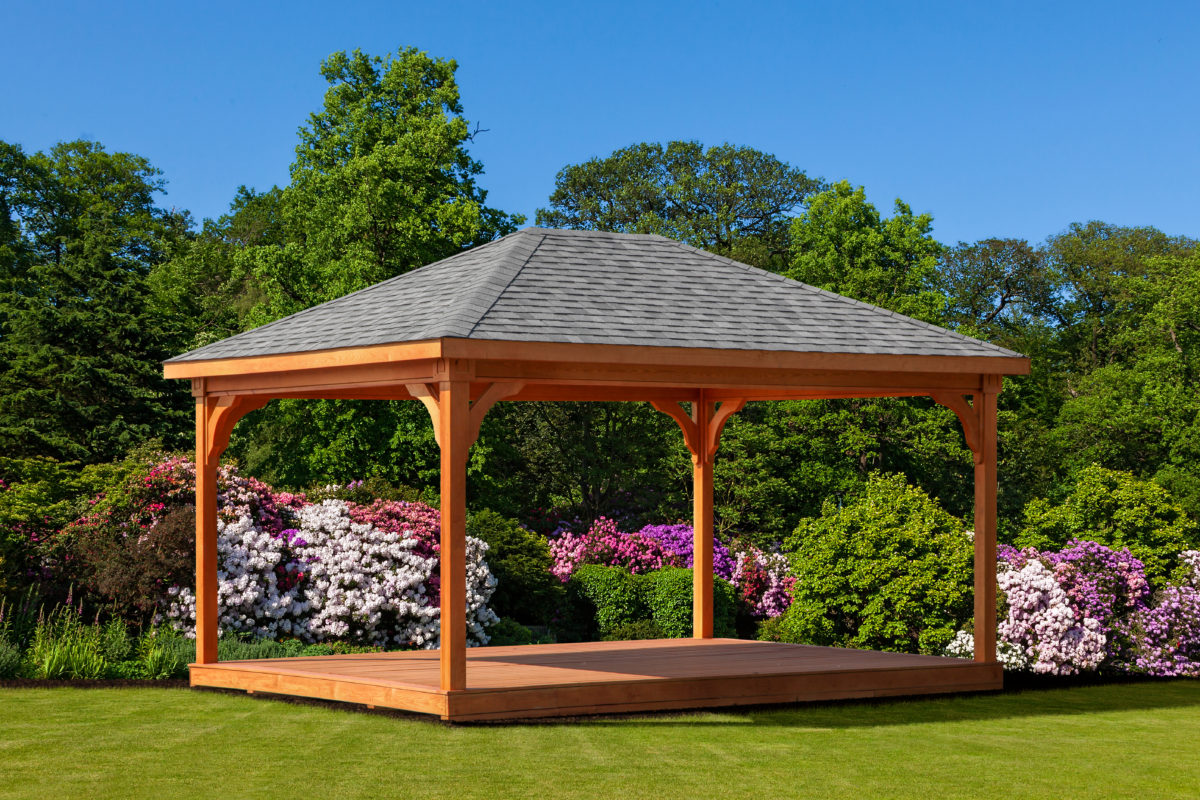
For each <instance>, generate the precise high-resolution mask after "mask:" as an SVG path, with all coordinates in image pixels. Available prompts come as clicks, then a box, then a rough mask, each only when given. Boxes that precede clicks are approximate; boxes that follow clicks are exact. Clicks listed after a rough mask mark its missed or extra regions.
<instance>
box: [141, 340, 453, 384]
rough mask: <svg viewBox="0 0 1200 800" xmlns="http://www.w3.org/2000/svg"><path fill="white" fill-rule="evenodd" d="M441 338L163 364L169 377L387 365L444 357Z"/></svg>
mask: <svg viewBox="0 0 1200 800" xmlns="http://www.w3.org/2000/svg"><path fill="white" fill-rule="evenodd" d="M442 350H443V348H442V343H441V340H439V339H429V340H426V341H422V342H404V343H402V344H381V345H368V346H366V347H338V348H334V349H331V350H314V351H311V352H306V353H280V354H276V355H268V356H246V357H242V358H215V359H205V360H196V361H168V362H165V363H164V364H163V375H164V376H165V377H167V378H209V377H215V376H218V375H254V374H257V373H268V372H289V371H292V370H311V369H321V368H324V367H346V366H355V365H362V364H388V363H391V362H396V361H416V360H421V359H427V358H441V357H442Z"/></svg>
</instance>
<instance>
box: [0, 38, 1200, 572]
mask: <svg viewBox="0 0 1200 800" xmlns="http://www.w3.org/2000/svg"><path fill="white" fill-rule="evenodd" d="M455 69H456V65H455V64H454V62H453V61H445V60H439V59H433V58H430V57H428V56H426V55H425V54H423V53H420V52H418V51H416V50H404V51H401V52H399V53H397V54H395V55H391V56H388V57H385V58H374V57H371V56H368V55H365V54H362V53H359V52H357V51H356V52H354V53H350V54H347V53H339V54H335V55H334V56H331V57H330V58H329V59H328V60H327V61H325V62H324V63H323V64H322V65H321V72H322V74H323V75H324V77H325V78H326V79H327V80H328V82H329V89H328V90H327V92H326V94H325V97H324V101H323V104H322V105H321V106H320V108H319V109H318V110H316V111H315V112H314V113H313V114H311V115H310V117H309V119H308V120H307V122H306V123H305V124H304V125H303V126H302V127H301V128H300V130H299V136H298V142H297V145H296V157H295V161H294V162H293V164H292V167H291V176H290V182H289V183H288V184H287V185H286V186H284V187H272V188H271V189H269V190H267V191H261V192H260V191H257V190H255V189H250V188H247V187H241V188H239V189H238V191H237V192H236V194H235V196H234V198H233V199H232V201H231V203H230V208H229V211H228V213H227V214H225V215H223V216H221V217H220V218H218V219H215V220H213V219H206V220H204V221H203V223H202V224H200V225H197V224H196V223H195V221H194V220H193V219H192V218H191V217H190V216H189V215H188V213H187V212H185V211H180V210H178V209H174V208H170V207H167V206H166V205H165V204H164V203H163V199H162V194H163V192H164V187H165V182H164V179H163V177H162V175H161V173H160V172H159V171H158V170H156V169H155V168H154V167H153V166H152V165H151V163H150V162H149V161H148V160H147V159H146V158H144V157H142V156H138V155H133V154H128V153H113V152H109V151H108V150H106V149H105V148H104V147H103V146H102V145H101V144H100V143H98V142H92V141H74V142H64V143H61V144H59V145H56V146H55V147H53V148H51V149H50V150H49V151H46V152H27V151H26V150H24V149H22V148H21V147H20V146H19V145H17V144H9V143H2V142H0V480H2V481H3V482H4V484H3V486H0V488H4V487H8V488H10V489H11V488H13V487H16V486H23V487H26V488H25V489H24V490H23V491H22V492H14V491H8V492H5V493H3V494H4V496H6V497H7V499H6V500H5V501H4V508H2V509H0V516H3V517H4V518H3V520H0V524H2V525H3V526H4V528H3V531H2V533H3V537H6V541H8V542H9V543H10V544H11V542H12V541H13V540H15V539H18V538H20V537H21V536H26V535H27V533H28V529H29V528H28V526H29V525H34V523H37V524H38V525H45V524H47V523H48V522H49V521H51V518H52V517H54V516H55V515H56V514H61V515H62V516H63V517H64V519H67V518H71V517H72V516H73V515H77V514H78V513H79V511H80V509H79V507H78V505H79V502H80V500H79V498H81V497H84V498H86V496H87V495H88V492H89V491H90V490H91V489H92V488H94V487H96V486H102V485H105V484H104V482H105V480H108V479H110V478H111V477H112V474H115V473H116V472H119V471H120V470H121V467H120V466H119V465H117V464H116V462H119V461H120V460H121V459H122V458H124V457H125V456H126V455H127V454H129V453H130V452H132V451H134V450H136V449H137V448H139V447H143V446H146V445H148V444H154V445H157V446H161V447H165V448H167V449H174V450H188V449H190V447H191V443H192V435H193V434H192V422H191V402H192V401H191V398H190V395H189V392H188V387H187V386H185V385H183V384H181V383H180V382H167V381H165V380H163V378H162V377H161V375H162V371H161V365H160V362H161V360H162V359H164V358H167V357H169V356H171V355H173V354H176V353H179V352H182V351H185V350H188V349H191V348H193V347H197V346H200V345H202V344H205V343H208V342H211V341H214V340H217V339H220V338H223V337H226V336H229V335H232V334H234V333H237V332H239V331H242V330H246V329H248V328H251V327H254V326H256V325H260V324H263V323H265V322H268V321H270V320H273V319H277V318H279V317H281V316H284V315H286V314H290V313H293V312H295V311H298V310H300V309H303V308H306V307H308V306H311V305H313V304H315V303H319V302H323V301H326V300H329V299H331V298H334V297H337V296H340V295H342V294H345V293H347V292H350V291H353V290H356V289H360V288H362V287H365V286H368V285H371V284H373V283H376V282H378V281H381V280H384V279H386V278H389V277H392V276H394V275H399V274H402V273H405V272H407V271H409V270H412V269H415V268H416V267H419V266H421V265H423V264H426V263H429V262H432V261H435V260H437V259H439V258H443V257H445V256H448V255H451V254H453V253H456V252H459V251H462V250H465V249H468V248H471V247H474V246H476V245H478V244H481V243H483V242H486V241H490V240H492V239H494V238H495V237H497V236H500V235H503V234H505V233H508V232H511V231H513V230H515V229H517V228H518V227H519V226H521V225H522V224H524V223H525V222H526V220H524V218H523V217H521V216H520V215H515V214H508V213H505V212H503V211H501V210H498V209H495V208H492V207H491V206H489V205H488V204H487V193H486V192H485V191H484V190H483V189H482V188H481V187H480V185H479V180H480V176H481V174H482V172H483V166H482V165H481V164H480V163H479V162H478V161H476V160H474V159H472V158H471V156H470V154H469V147H470V144H471V141H472V137H473V136H474V135H475V132H474V131H473V129H472V126H471V124H470V123H469V122H468V120H467V119H466V117H465V116H464V110H463V108H462V106H461V103H460V100H459V92H458V88H457V86H456V84H455ZM850 166H852V165H847V167H850ZM888 211H890V216H888V215H886V212H884V211H881V210H880V209H878V208H876V207H875V206H874V205H872V204H871V203H869V202H868V201H867V199H866V196H865V193H864V190H863V188H862V187H856V186H855V185H853V184H851V183H848V182H845V181H827V180H825V179H822V178H818V177H814V176H810V175H808V174H806V173H805V172H804V171H803V170H802V169H801V168H800V167H798V166H793V165H790V164H787V163H785V162H783V161H781V160H780V159H778V158H777V157H775V156H773V155H771V154H769V153H764V152H761V151H758V150H755V149H753V148H752V147H744V146H734V145H730V144H720V145H716V146H711V147H706V146H704V145H703V144H701V143H699V142H694V141H672V142H668V143H641V144H635V145H632V146H630V147H626V148H623V149H620V150H617V151H615V152H613V153H612V154H611V155H609V156H606V157H603V158H596V159H592V160H589V161H586V162H582V163H578V164H572V165H568V166H565V167H564V168H563V169H562V170H561V171H560V172H559V174H558V176H557V178H556V181H555V186H554V190H553V192H552V193H551V195H550V196H549V198H548V200H547V204H546V207H545V208H543V209H540V210H539V211H538V213H537V219H536V223H537V224H539V225H546V226H556V227H573V228H588V229H596V230H610V231H625V232H655V233H662V234H664V235H667V236H671V237H673V238H676V239H680V240H682V241H686V242H688V243H690V244H693V245H695V246H697V247H702V248H705V249H707V250H710V251H712V252H715V253H719V254H721V255H727V256H730V257H732V258H735V259H738V260H741V261H744V262H747V263H750V264H754V265H756V266H759V267H762V268H764V269H768V270H772V271H775V272H778V273H781V274H783V275H786V276H788V277H791V278H795V279H797V280H801V281H805V282H807V283H810V284H814V285H816V286H820V287H823V288H826V289H829V290H832V291H835V292H839V293H842V294H846V295H849V296H851V297H855V298H858V299H861V300H864V301H867V302H870V303H874V304H877V305H880V306H883V307H886V308H889V309H893V310H896V311H898V312H901V313H904V314H908V315H911V316H914V317H917V318H920V319H923V320H927V321H929V322H932V323H935V324H938V325H943V326H946V327H949V328H951V329H954V330H958V331H961V332H963V333H966V334H969V335H972V336H977V337H980V338H983V339H986V340H988V341H992V342H995V343H997V344H1000V345H1003V346H1005V347H1008V348H1011V349H1013V350H1017V351H1019V352H1022V353H1025V354H1028V355H1029V356H1031V357H1032V359H1033V371H1032V374H1031V375H1029V376H1027V377H1020V378H1015V379H1010V380H1009V381H1008V382H1007V384H1006V389H1005V391H1004V393H1003V394H1002V395H1001V415H1002V418H1001V422H1000V430H1001V439H1002V441H1001V450H1000V452H1001V465H1000V474H1001V512H1002V517H1001V519H1002V525H1003V530H1002V536H1006V537H1008V538H1012V537H1013V536H1015V533H1016V531H1017V530H1019V529H1020V528H1021V527H1022V526H1023V525H1024V520H1025V518H1026V516H1027V514H1038V513H1044V512H1045V509H1047V508H1053V507H1055V506H1057V505H1058V504H1060V503H1061V502H1062V501H1063V500H1064V499H1065V498H1067V497H1069V496H1073V493H1075V492H1076V491H1077V484H1078V479H1079V476H1080V475H1081V474H1083V473H1084V471H1085V470H1086V469H1088V468H1090V467H1091V466H1092V465H1099V466H1101V467H1104V468H1107V469H1110V470H1118V471H1122V472H1125V473H1129V475H1128V476H1125V477H1123V478H1122V480H1127V479H1128V480H1134V481H1143V482H1153V483H1154V484H1157V485H1158V486H1161V487H1162V488H1163V489H1165V490H1166V491H1167V492H1168V493H1169V502H1170V504H1171V505H1172V507H1179V508H1181V509H1182V511H1183V513H1186V514H1187V515H1189V516H1190V517H1192V518H1200V466H1198V464H1200V462H1198V459H1197V455H1198V454H1200V421H1198V414H1197V412H1198V411H1200V393H1198V392H1197V391H1196V389H1197V380H1196V369H1197V366H1198V364H1197V352H1198V350H1197V346H1198V345H1200V252H1198V251H1197V248H1196V242H1195V241H1193V240H1191V239H1189V238H1185V237H1181V236H1172V235H1168V234H1166V233H1163V232H1161V231H1158V230H1156V229H1154V228H1143V227H1123V226H1120V225H1115V224H1109V223H1104V222H1098V221H1091V222H1079V223H1072V224H1069V225H1067V226H1066V227H1065V228H1064V229H1062V230H1061V232H1059V233H1056V234H1053V235H1051V236H1049V237H1048V238H1047V239H1046V240H1045V241H1044V242H1040V243H1030V242H1028V241H1024V240H1019V239H1006V238H991V239H984V240H981V241H978V242H959V243H956V244H951V243H943V242H939V241H938V240H937V239H935V238H934V236H933V218H932V217H931V216H930V215H928V214H914V213H913V212H912V209H911V208H910V207H909V206H908V205H906V204H905V203H903V202H902V201H900V200H896V201H895V205H894V207H893V208H892V209H890V210H888ZM1064 222H1065V221H1064ZM229 456H230V457H231V458H234V459H236V460H237V461H238V462H239V463H240V464H241V467H242V471H243V473H244V474H249V475H254V476H257V477H259V478H262V479H263V480H266V481H268V482H270V483H272V484H273V485H275V486H276V487H278V488H281V489H296V490H299V489H304V488H307V487H310V486H314V485H322V484H328V483H342V484H344V483H347V482H350V481H352V480H357V479H367V480H370V481H372V482H373V483H374V484H375V485H377V486H383V485H385V484H386V485H391V486H403V487H410V488H411V489H412V490H413V491H414V492H415V493H424V496H426V497H431V496H432V492H433V491H434V488H435V487H436V485H437V479H438V476H437V450H436V445H435V443H434V440H433V432H432V428H431V425H430V422H429V419H428V416H427V414H426V412H425V410H424V408H423V407H422V406H420V405H419V404H416V403H387V402H374V401H371V402H367V401H357V402H347V401H319V402H317V401H304V402H302V401H277V402H274V403H272V404H270V405H269V406H267V407H266V408H264V409H263V410H262V411H259V412H256V413H254V414H253V415H251V416H250V417H248V418H247V419H246V420H244V421H243V422H242V423H241V424H240V425H239V426H238V428H237V430H236V431H235V436H234V441H233V443H232V444H231V447H230V449H229ZM971 464H972V462H971V457H970V454H969V451H968V450H967V449H966V447H965V446H964V443H963V439H962V435H961V432H960V430H959V426H958V423H957V420H956V419H955V417H954V415H953V414H952V413H951V412H950V411H948V410H946V409H944V408H941V407H939V406H936V405H934V404H932V403H931V402H929V401H926V400H921V399H912V400H908V399H887V400H847V401H821V402H816V401H804V402H779V403H756V404H751V405H750V406H748V407H747V408H746V409H745V410H744V411H743V412H741V413H739V414H738V415H736V416H735V417H734V418H733V419H732V421H731V422H730V423H729V425H728V427H727V429H726V433H725V436H724V438H723V441H722V447H721V451H720V457H719V459H718V462H717V479H716V485H717V487H718V488H717V518H718V524H719V528H720V530H721V532H722V533H723V534H724V535H727V536H728V535H737V536H739V537H741V538H742V539H744V540H747V541H751V542H756V543H759V544H761V545H770V544H771V543H774V542H778V541H781V540H783V539H784V538H786V537H787V536H788V535H790V534H791V533H792V532H793V531H794V530H795V529H796V527H797V525H798V524H799V523H800V521H801V520H802V519H805V518H810V517H815V516H817V515H819V514H820V513H821V510H822V506H823V504H825V503H826V502H831V503H833V505H834V507H838V506H841V505H843V504H847V503H850V502H852V501H854V499H855V498H858V497H860V496H861V495H862V494H863V492H864V491H865V489H866V487H867V485H868V480H869V478H870V476H871V475H872V474H873V473H876V472H883V473H902V474H904V475H905V476H907V479H908V481H909V482H911V483H913V484H914V485H916V486H918V487H920V488H921V489H923V490H924V491H925V492H926V493H928V494H929V495H930V496H932V497H934V498H937V499H938V501H939V502H940V503H941V505H942V506H943V507H944V508H945V509H946V510H947V511H949V512H950V513H952V514H953V515H955V516H956V517H959V518H964V519H968V520H969V518H970V515H971V498H972V482H971V481H972V474H971ZM690 476H691V471H690V461H689V460H688V458H687V457H686V453H685V451H684V450H683V446H682V443H681V441H680V437H679V435H678V431H677V429H675V428H674V423H672V422H671V421H670V420H668V419H666V418H665V417H663V416H662V415H660V414H657V413H656V412H654V411H653V410H652V409H650V408H649V407H644V406H642V405H640V404H610V403H510V404H501V405H500V406H499V407H497V409H495V410H494V411H493V412H492V413H490V414H489V415H488V417H487V418H486V420H485V422H484V427H483V431H482V434H481V436H480V439H479V443H478V444H477V445H476V447H475V448H474V449H473V450H472V454H471V461H470V468H469V479H470V482H471V483H470V503H471V505H472V506H473V507H475V508H491V509H494V510H496V511H498V512H500V513H502V514H504V515H507V516H511V517H517V518H519V519H521V520H523V521H525V522H526V523H527V524H530V525H533V526H535V527H538V526H542V527H545V528H546V529H550V528H553V527H554V526H555V525H556V524H557V523H558V522H559V521H561V520H568V521H569V520H572V519H574V518H576V517H578V518H579V519H580V520H582V521H584V522H589V521H590V520H592V519H594V518H596V517H598V516H600V515H607V516H610V517H615V518H617V519H620V520H623V521H627V522H629V523H630V524H631V525H632V524H636V523H639V522H643V521H665V520H674V519H686V518H687V517H688V515H689V510H690V497H689V494H688V493H689V491H690V487H691V477H690ZM22 525H25V526H26V527H22ZM6 546H7V545H6ZM0 557H3V552H0ZM9 566H10V568H13V565H12V564H11V563H10V565H9Z"/></svg>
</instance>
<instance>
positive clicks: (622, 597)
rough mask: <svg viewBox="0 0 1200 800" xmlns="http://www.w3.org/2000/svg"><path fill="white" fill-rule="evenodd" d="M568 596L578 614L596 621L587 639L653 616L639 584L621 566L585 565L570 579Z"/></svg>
mask: <svg viewBox="0 0 1200 800" xmlns="http://www.w3.org/2000/svg"><path fill="white" fill-rule="evenodd" d="M567 593H568V595H569V596H570V598H571V600H572V601H573V602H574V604H575V605H576V607H577V608H578V609H579V611H580V612H582V614H583V615H584V616H585V617H587V618H589V619H591V620H593V624H592V626H590V630H589V635H588V637H587V638H595V635H596V634H599V635H600V636H605V635H607V634H609V633H611V632H612V631H613V630H614V629H615V628H616V627H617V626H619V625H625V624H627V623H630V622H638V621H639V620H644V619H648V618H649V617H650V609H649V608H647V607H646V603H645V600H644V599H643V595H642V592H641V590H640V586H639V584H638V581H637V580H636V579H635V578H634V576H633V573H631V572H630V571H629V570H627V569H624V568H622V567H602V566H600V565H598V564H585V565H584V566H582V567H580V568H579V569H577V570H575V574H574V575H572V576H571V580H570V581H568V583H567Z"/></svg>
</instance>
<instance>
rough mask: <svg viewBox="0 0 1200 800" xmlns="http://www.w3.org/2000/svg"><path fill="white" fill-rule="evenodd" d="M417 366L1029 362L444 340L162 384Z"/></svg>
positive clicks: (196, 368)
mask: <svg viewBox="0 0 1200 800" xmlns="http://www.w3.org/2000/svg"><path fill="white" fill-rule="evenodd" d="M422 359H467V360H475V361H478V360H505V361H523V362H531V363H532V362H552V363H553V362H557V363H573V364H609V365H619V366H625V367H634V366H649V367H667V366H685V367H689V368H706V367H707V368H715V369H726V368H742V367H749V368H757V369H765V370H785V371H786V370H842V371H848V372H885V373H911V372H935V373H946V374H952V373H974V374H984V373H986V374H995V375H999V374H1003V375H1025V374H1028V373H1029V359H1027V358H1022V357H1019V356H924V355H894V354H870V353H801V352H790V351H780V350H739V349H734V348H730V349H721V348H708V347H649V346H643V345H607V344H577V343H568V342H512V341H492V340H482V339H449V338H447V339H430V340H426V341H421V342H404V343H400V344H381V345H368V346H364V347H342V348H333V349H329V350H318V351H312V352H303V353H283V354H277V355H267V356H248V357H242V358H219V359H206V360H193V361H170V362H167V363H165V364H164V365H163V374H164V375H165V376H166V377H168V378H203V377H216V376H225V375H254V374H260V373H280V372H289V371H295V370H313V369H322V368H327V367H334V368H341V367H351V366H361V365H374V364H388V363H394V362H404V361H416V360H422ZM499 377H505V376H499ZM508 377H514V378H515V377H519V376H508Z"/></svg>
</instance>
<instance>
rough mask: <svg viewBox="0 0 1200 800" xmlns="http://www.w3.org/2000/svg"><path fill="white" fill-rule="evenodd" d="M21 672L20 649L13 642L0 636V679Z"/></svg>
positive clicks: (15, 675) (5, 678) (14, 676)
mask: <svg viewBox="0 0 1200 800" xmlns="http://www.w3.org/2000/svg"><path fill="white" fill-rule="evenodd" d="M20 672H21V651H20V650H19V649H18V648H17V646H16V645H15V644H12V643H11V642H9V641H8V640H7V639H5V638H3V637H0V680H7V679H9V678H16V677H18V676H19V675H20Z"/></svg>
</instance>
